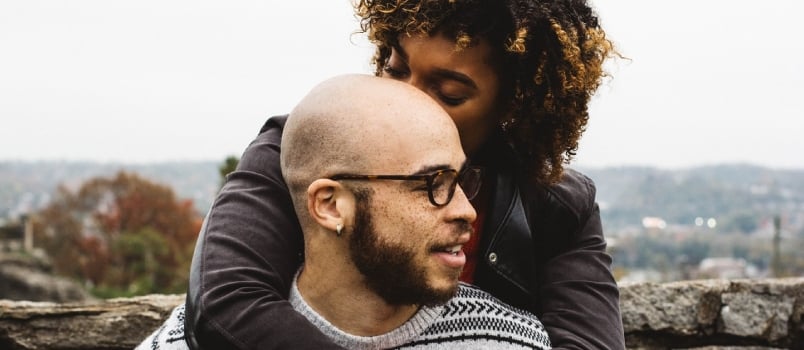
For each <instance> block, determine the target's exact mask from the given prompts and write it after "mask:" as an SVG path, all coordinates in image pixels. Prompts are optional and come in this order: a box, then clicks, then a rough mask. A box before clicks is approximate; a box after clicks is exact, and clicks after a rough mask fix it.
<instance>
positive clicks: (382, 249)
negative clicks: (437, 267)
mask: <svg viewBox="0 0 804 350" xmlns="http://www.w3.org/2000/svg"><path fill="white" fill-rule="evenodd" d="M355 197H356V202H357V205H356V209H357V210H356V211H357V213H356V214H355V225H354V230H353V232H352V235H351V238H350V242H349V243H350V244H349V252H350V254H351V257H352V261H353V262H354V263H355V265H357V268H358V270H360V273H362V274H363V276H364V277H365V278H366V283H367V284H368V287H369V288H370V289H371V290H372V291H374V292H375V293H377V295H379V296H380V297H381V298H383V300H385V301H386V302H387V303H388V304H391V305H413V304H415V305H436V304H441V303H444V302H446V301H447V300H449V299H450V298H452V297H453V296H454V295H455V292H456V291H457V288H458V284H457V283H455V286H454V287H453V288H450V289H448V290H436V289H433V288H431V287H430V286H429V285H428V284H427V273H426V272H425V269H424V267H423V266H416V265H415V264H414V258H415V252H413V251H411V250H410V249H406V248H405V247H404V246H401V245H396V246H395V245H391V244H388V243H385V242H380V241H379V239H377V234H376V231H375V228H374V223H373V220H372V215H371V211H370V209H369V208H370V207H371V205H370V204H371V195H370V193H368V192H367V191H360V190H357V191H355ZM459 274H460V271H457V273H456V276H455V277H456V278H455V279H456V280H457V277H458V275H459Z"/></svg>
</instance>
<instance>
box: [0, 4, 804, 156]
mask: <svg viewBox="0 0 804 350" xmlns="http://www.w3.org/2000/svg"><path fill="white" fill-rule="evenodd" d="M313 4H314V5H313ZM594 4H595V8H596V9H597V11H598V13H599V15H600V18H601V21H602V23H603V26H604V28H606V29H607V31H608V35H609V37H610V38H611V39H612V40H613V41H614V42H615V43H616V44H617V45H618V48H619V49H620V51H621V53H622V54H623V55H624V56H627V57H628V60H620V61H619V62H617V63H616V64H614V65H611V66H610V67H609V71H610V72H611V73H612V75H613V79H611V80H610V81H608V82H607V83H606V84H605V85H603V86H602V87H601V89H600V90H599V92H598V94H597V95H596V96H595V98H594V100H593V104H592V109H591V120H590V124H589V127H588V131H587V133H586V134H585V136H584V138H583V140H582V141H581V147H580V150H579V153H578V157H577V159H576V164H578V165H582V166H617V165H649V166H658V167H662V168H679V167H688V166H695V165H702V164H713V163H733V162H743V163H753V164H757V165H763V166H769V167H774V168H804V156H803V155H802V153H804V142H802V139H803V138H804V118H802V109H804V108H802V107H804V105H803V104H804V103H802V101H804V63H802V57H804V39H802V35H801V34H802V29H801V27H800V24H798V23H799V18H798V16H799V15H800V14H801V13H802V11H804V5H803V4H804V3H802V2H800V1H798V0H785V1H782V0H767V1H742V0H740V1H734V0H731V1H729V0H707V1H694V0H681V1H644V0H597V1H595V2H594ZM308 8H309V9H308ZM356 28H357V22H356V20H355V19H354V17H353V16H352V8H351V6H350V3H349V0H314V1H290V0H281V1H280V0H263V1H220V0H215V1H208V0H207V1H204V0H202V1H199V0H193V1H190V0H174V1H155V0H138V1H131V0H129V1H117V0H70V1H63V0H16V1H14V0H3V1H0V160H55V159H62V160H97V161H114V162H152V161H170V160H215V161H217V160H221V161H222V160H223V159H224V158H225V157H226V156H228V155H240V153H241V152H242V151H243V149H244V148H245V146H246V145H247V144H248V143H249V141H251V140H252V138H253V137H254V136H255V134H256V132H257V131H258V129H259V127H260V126H261V125H262V123H263V122H264V120H265V119H266V118H267V117H268V116H270V115H273V114H282V113H286V112H288V111H289V110H290V109H291V108H292V106H293V105H295V103H296V102H297V101H298V100H299V99H300V98H301V97H302V96H303V95H304V94H305V93H306V92H307V91H308V90H309V89H310V88H311V87H312V86H313V85H315V84H316V83H317V82H319V81H321V80H323V79H325V78H328V77H331V76H333V75H337V74H342V73H350V72H351V73H361V72H362V73H370V67H369V65H368V61H369V58H370V56H371V54H372V52H373V51H372V50H371V47H370V45H369V44H367V43H366V42H365V39H364V37H362V36H359V35H356V36H352V35H351V33H352V32H353V31H354V30H355V29H356Z"/></svg>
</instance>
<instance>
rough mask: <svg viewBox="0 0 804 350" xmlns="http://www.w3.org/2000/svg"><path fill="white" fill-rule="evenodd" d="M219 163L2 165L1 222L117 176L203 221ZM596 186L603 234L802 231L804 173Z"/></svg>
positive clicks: (639, 172)
mask: <svg viewBox="0 0 804 350" xmlns="http://www.w3.org/2000/svg"><path fill="white" fill-rule="evenodd" d="M219 165H220V162H213V161H208V162H170V163H154V164H109V163H89V162H0V218H6V217H10V216H11V217H14V216H16V215H19V214H20V213H24V212H27V211H30V210H32V209H35V208H39V207H41V206H42V205H43V204H44V203H47V201H48V200H49V198H50V195H51V194H52V193H53V191H54V190H55V188H56V186H57V185H58V184H66V185H68V186H78V185H79V184H80V183H81V182H83V181H85V180H87V179H89V178H91V177H95V176H100V175H104V176H108V175H113V174H114V173H116V172H117V171H119V170H126V171H132V172H136V173H138V174H140V175H142V176H144V177H146V178H148V179H151V180H153V181H157V182H160V183H163V184H166V185H169V186H171V187H173V189H174V190H175V191H176V193H177V195H178V196H179V197H181V198H186V199H192V200H193V201H194V203H195V205H196V208H197V209H198V211H199V212H201V213H205V212H206V211H207V210H208V209H209V206H210V205H211V203H212V201H213V199H214V197H215V194H216V193H217V191H218V186H219V181H220V177H219V174H218V170H217V168H218V166H219ZM578 170H581V171H582V172H584V173H585V174H587V175H588V176H589V177H591V178H592V179H593V180H594V181H595V183H596V184H597V189H598V197H597V199H598V202H599V203H600V205H601V208H602V211H601V215H602V218H603V223H604V226H605V229H606V232H607V233H610V232H615V231H618V230H624V229H629V228H634V227H640V225H641V222H642V218H643V217H646V216H651V217H660V218H662V219H664V220H665V221H666V222H667V224H668V225H692V223H693V222H694V220H695V218H697V217H703V218H710V217H712V218H716V219H717V221H718V227H719V228H720V229H723V230H732V231H734V230H736V231H743V232H751V231H752V230H754V229H756V228H757V227H758V226H759V225H760V224H761V223H762V222H763V220H764V221H767V218H768V217H771V216H773V215H782V216H784V218H785V220H786V222H785V223H786V224H787V225H788V226H789V227H791V228H796V229H801V228H804V169H802V170H774V169H768V168H762V167H757V166H752V165H718V166H705V167H697V168H690V169H683V170H661V169H656V168H647V167H611V168H580V169H578Z"/></svg>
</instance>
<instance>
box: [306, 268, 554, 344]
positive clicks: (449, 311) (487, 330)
mask: <svg viewBox="0 0 804 350" xmlns="http://www.w3.org/2000/svg"><path fill="white" fill-rule="evenodd" d="M290 302H291V304H292V305H293V308H295V309H296V311H298V312H299V313H301V314H302V315H304V316H305V317H306V318H307V319H308V320H310V322H312V323H313V324H314V325H315V326H316V327H318V328H319V329H320V330H321V331H322V332H323V333H324V334H326V335H327V336H329V337H330V338H332V339H333V340H334V341H335V343H337V344H338V345H340V346H343V347H345V348H347V349H355V350H363V349H365V350H369V349H417V350H419V349H421V350H424V349H462V350H468V349H478V350H480V349H490V350H491V349H495V350H501V349H503V350H504V349H550V340H549V339H548V337H547V332H546V331H545V330H544V327H543V326H542V323H541V322H540V321H539V320H538V319H537V318H536V316H534V315H533V314H531V313H529V312H527V311H523V310H520V309H517V308H514V307H512V306H509V305H507V304H504V303H503V302H501V301H500V300H498V299H497V298H495V297H493V296H491V295H490V294H488V293H486V292H484V291H482V290H480V289H478V288H477V287H474V286H472V285H469V284H464V283H461V284H460V286H459V287H458V293H457V295H456V296H455V297H453V298H452V299H450V300H449V301H448V302H447V303H446V304H443V305H439V306H435V307H422V308H420V309H419V311H418V312H417V313H416V314H415V315H414V316H413V317H411V318H410V320H408V321H407V322H405V324H403V325H402V326H400V327H399V328H397V329H395V330H392V331H391V332H388V333H385V334H382V335H377V336H372V337H361V336H355V335H351V334H348V333H345V332H343V331H341V330H340V329H338V328H336V327H335V326H333V325H332V324H331V323H329V322H328V321H327V320H325V319H324V318H323V317H321V316H320V315H318V314H317V313H316V312H315V311H314V310H313V309H312V308H311V307H310V306H309V305H307V303H306V302H305V301H304V300H303V299H302V297H301V295H300V294H299V290H298V288H297V287H296V281H295V280H294V281H293V287H292V289H291V292H290Z"/></svg>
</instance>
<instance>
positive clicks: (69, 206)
mask: <svg viewBox="0 0 804 350" xmlns="http://www.w3.org/2000/svg"><path fill="white" fill-rule="evenodd" d="M37 216H38V218H39V219H38V220H37V222H36V225H35V227H34V230H35V231H34V234H35V235H36V242H38V244H40V245H41V246H42V247H43V248H44V249H45V250H46V251H47V253H48V255H49V256H50V257H51V259H52V260H53V265H54V270H55V271H56V272H57V273H60V274H63V275H68V276H71V277H74V278H77V279H80V280H82V281H84V282H85V283H87V284H88V285H90V286H92V287H94V288H93V289H94V292H95V293H96V294H100V295H101V296H118V295H135V294H145V293H177V292H182V291H184V288H186V284H187V277H188V273H189V265H190V260H191V257H192V253H193V246H194V243H195V238H196V236H197V234H198V231H199V229H200V226H201V218H200V217H199V216H198V215H197V214H196V213H195V211H194V209H193V203H192V201H189V200H179V199H177V198H176V195H175V194H174V192H173V190H172V189H171V188H170V187H167V186H164V185H161V184H157V183H154V182H151V181H148V180H146V179H144V178H142V177H140V176H138V175H136V174H132V173H126V172H120V173H118V174H117V175H115V176H114V177H111V178H104V177H98V178H93V179H90V180H88V181H87V182H85V183H84V184H83V185H81V186H80V188H79V189H78V190H77V191H70V190H68V189H67V188H66V187H64V186H60V187H59V189H58V190H57V193H56V195H55V196H54V199H53V201H51V203H50V204H49V205H48V206H47V207H45V208H44V209H42V210H41V211H40V212H39V213H38V215H37Z"/></svg>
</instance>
